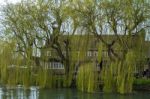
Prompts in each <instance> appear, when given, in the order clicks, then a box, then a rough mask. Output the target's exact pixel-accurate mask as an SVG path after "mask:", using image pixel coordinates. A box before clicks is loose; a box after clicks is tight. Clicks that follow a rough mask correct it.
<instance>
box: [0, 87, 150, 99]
mask: <svg viewBox="0 0 150 99" xmlns="http://www.w3.org/2000/svg"><path fill="white" fill-rule="evenodd" d="M149 97H150V92H146V93H145V92H138V93H134V94H128V95H119V94H103V93H95V94H88V93H82V92H80V91H77V90H75V89H53V90H52V89H51V90H49V89H41V90H39V88H38V87H31V88H30V89H26V90H25V89H24V88H23V87H22V86H18V87H16V88H3V87H0V99H142V98H143V99H149Z"/></svg>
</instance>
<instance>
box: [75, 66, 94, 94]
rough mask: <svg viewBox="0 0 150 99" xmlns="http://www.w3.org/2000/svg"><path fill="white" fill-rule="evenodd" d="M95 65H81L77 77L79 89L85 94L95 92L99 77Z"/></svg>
mask: <svg viewBox="0 0 150 99" xmlns="http://www.w3.org/2000/svg"><path fill="white" fill-rule="evenodd" d="M95 70H96V66H95V64H93V63H86V64H84V65H81V66H80V68H79V71H78V75H77V88H78V89H79V90H81V91H83V92H95V91H96V81H97V77H96V76H97V75H96V73H95Z"/></svg>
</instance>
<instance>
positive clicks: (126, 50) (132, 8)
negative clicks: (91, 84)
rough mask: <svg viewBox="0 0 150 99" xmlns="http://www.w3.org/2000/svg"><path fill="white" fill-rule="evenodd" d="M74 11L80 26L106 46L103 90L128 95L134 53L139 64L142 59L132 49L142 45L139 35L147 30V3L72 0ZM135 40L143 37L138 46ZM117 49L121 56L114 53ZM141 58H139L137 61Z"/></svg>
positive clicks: (142, 1) (143, 1) (127, 0)
mask: <svg viewBox="0 0 150 99" xmlns="http://www.w3.org/2000/svg"><path fill="white" fill-rule="evenodd" d="M126 5H128V6H126ZM74 9H75V12H76V13H78V18H79V20H80V21H81V24H82V26H83V27H84V28H88V29H89V31H90V32H91V33H93V35H94V36H95V37H96V38H98V39H99V42H101V43H102V44H103V45H104V47H106V51H107V53H108V56H109V57H108V59H109V61H108V63H109V64H108V65H106V66H105V67H104V66H103V67H104V69H103V76H104V77H103V80H104V91H105V92H112V91H115V92H119V93H128V92H129V93H130V92H131V90H132V84H133V73H134V71H135V69H134V68H135V67H136V66H137V63H138V62H137V60H134V58H135V56H134V54H135V53H136V55H137V56H136V57H138V58H137V59H138V60H140V61H141V60H143V59H144V58H145V57H144V54H143V53H145V51H144V50H141V49H140V50H136V49H139V48H141V47H142V46H143V45H144V43H143V41H144V40H145V36H142V35H143V34H145V33H146V32H145V30H146V29H147V28H148V27H149V26H148V25H147V24H146V21H147V20H149V14H148V11H149V4H148V2H146V0H132V1H131V0H124V1H122V0H101V1H91V0H85V1H84V0H83V1H80V0H76V5H75V6H74ZM81 12H82V13H81ZM105 34H108V36H109V39H105ZM110 34H111V35H110ZM139 38H143V41H142V43H137V42H139V41H140V42H141V40H139ZM137 45H138V46H137ZM119 50H120V51H121V53H120V52H118V51H119ZM130 51H131V52H130ZM137 53H140V54H137ZM132 54H133V56H132ZM141 56H142V58H139V57H141ZM132 60H134V61H133V63H132V62H131V61H132ZM135 63H136V65H135ZM141 65H142V64H141ZM119 71H121V72H119ZM125 87H126V89H125Z"/></svg>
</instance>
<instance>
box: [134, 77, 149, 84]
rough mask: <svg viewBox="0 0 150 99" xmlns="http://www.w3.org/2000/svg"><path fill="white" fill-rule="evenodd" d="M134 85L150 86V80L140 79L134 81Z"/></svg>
mask: <svg viewBox="0 0 150 99" xmlns="http://www.w3.org/2000/svg"><path fill="white" fill-rule="evenodd" d="M133 84H134V85H150V79H145V78H140V79H135V80H134V83H133Z"/></svg>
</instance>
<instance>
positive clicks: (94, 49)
mask: <svg viewBox="0 0 150 99" xmlns="http://www.w3.org/2000/svg"><path fill="white" fill-rule="evenodd" d="M119 37H120V38H121V39H123V40H126V41H127V42H128V43H129V44H128V46H130V47H132V46H137V47H138V45H139V44H140V43H142V46H143V48H144V47H145V46H146V48H147V49H148V52H145V55H148V56H146V57H145V58H146V59H148V58H149V57H150V43H149V41H145V36H142V37H141V36H139V35H137V36H134V35H133V36H132V37H131V38H129V37H128V36H123V35H119ZM66 38H67V36H65V35H64V36H63V37H62V38H60V39H61V40H62V42H63V40H64V39H66ZM68 38H69V39H70V45H71V48H72V49H71V52H70V53H72V55H73V56H74V57H75V58H74V60H73V61H75V63H76V64H75V70H76V71H77V67H78V65H80V64H82V63H84V62H93V61H94V62H95V63H96V66H97V70H98V71H100V69H101V68H102V64H103V65H108V64H109V62H108V61H109V60H110V58H109V54H110V53H108V50H109V49H108V47H106V46H104V45H102V61H101V62H98V48H99V45H100V44H102V43H101V42H98V39H97V38H96V37H94V36H93V35H88V36H80V35H74V36H69V37H68ZM102 38H103V39H104V40H105V41H106V43H108V44H110V45H111V43H112V42H113V41H114V40H116V39H117V37H116V36H114V35H102ZM83 39H84V40H83ZM130 39H132V40H130ZM143 42H144V43H143ZM111 47H112V48H113V51H114V52H115V53H116V54H117V55H118V57H121V56H122V51H123V50H124V49H123V48H122V47H121V46H120V45H119V42H115V43H114V44H112V46H111ZM61 50H62V54H63V55H66V51H65V48H64V47H62V49H61ZM41 53H42V54H41V55H42V56H41V61H40V65H41V66H44V67H45V68H46V69H51V70H54V71H55V72H56V74H64V73H65V67H64V64H63V63H62V62H61V61H60V57H59V56H58V55H57V52H56V50H54V49H52V48H51V47H48V45H46V47H45V49H43V50H41ZM145 68H147V67H146V66H145Z"/></svg>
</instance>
